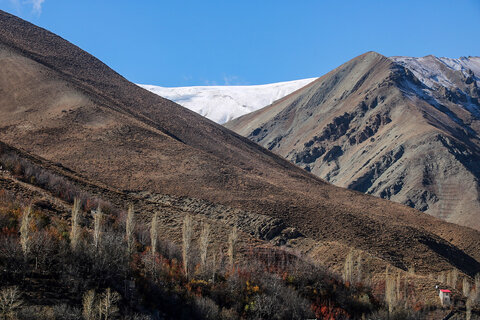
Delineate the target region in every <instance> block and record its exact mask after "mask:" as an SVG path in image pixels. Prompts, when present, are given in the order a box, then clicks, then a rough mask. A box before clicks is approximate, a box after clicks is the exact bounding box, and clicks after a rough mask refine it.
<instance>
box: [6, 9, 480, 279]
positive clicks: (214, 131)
mask: <svg viewBox="0 0 480 320" xmlns="http://www.w3.org/2000/svg"><path fill="white" fill-rule="evenodd" d="M0 68H1V70H2V75H1V76H0V89H1V90H2V94H1V95H0V112H1V114H2V117H1V118H0V140H2V141H5V142H6V143H8V144H10V145H12V146H14V147H16V148H20V149H22V150H24V151H26V152H28V153H29V154H32V155H35V156H37V157H40V158H45V159H46V160H48V161H50V162H53V163H59V164H61V165H62V166H64V167H67V168H69V169H70V170H72V172H74V173H75V176H76V177H77V178H79V177H82V179H86V180H87V181H88V183H89V184H92V185H107V186H109V187H111V188H114V189H115V190H116V192H118V193H119V194H122V193H125V192H126V190H130V192H129V194H137V196H138V197H139V198H140V197H142V196H143V195H142V191H148V192H149V193H150V194H154V195H155V194H156V195H160V194H170V195H173V196H177V197H184V196H187V197H190V198H197V199H204V200H206V201H208V202H210V203H215V204H222V205H225V206H229V207H231V208H240V209H242V210H245V211H248V212H251V213H252V214H256V215H259V214H262V215H267V216H274V217H276V218H280V219H282V221H283V222H284V224H285V225H286V226H291V227H296V228H297V229H298V230H299V231H300V233H301V234H303V235H304V236H306V237H309V238H311V239H313V240H315V241H317V242H316V243H317V245H321V244H322V243H323V241H337V242H339V243H343V244H345V245H347V246H351V247H354V248H358V249H362V250H365V251H367V252H370V253H371V254H372V255H374V256H376V257H378V258H380V259H383V260H384V261H386V262H388V263H392V264H394V265H396V266H398V267H401V268H407V267H408V266H410V265H416V267H417V269H418V270H424V271H429V270H435V271H438V270H446V269H449V268H451V266H452V265H455V266H457V267H458V268H460V269H461V270H463V271H465V272H468V273H471V274H472V273H474V272H476V271H477V270H478V269H480V268H479V265H478V262H477V261H476V259H477V258H478V257H479V252H478V249H477V248H476V247H474V246H473V245H474V244H476V243H478V241H479V240H480V236H479V234H478V233H477V232H476V231H473V230H471V229H467V228H461V227H458V226H455V225H451V224H448V223H445V222H441V221H440V220H437V219H435V218H432V217H429V216H425V215H422V214H421V213H419V212H418V211H416V210H413V209H410V208H407V207H404V206H402V205H398V204H394V203H390V202H388V201H385V200H381V199H377V198H374V197H370V196H366V195H363V194H361V193H358V192H355V191H349V190H345V189H341V188H337V187H334V186H331V185H329V184H327V183H325V182H323V181H322V180H320V179H319V178H317V177H315V176H314V175H312V174H310V173H308V172H306V171H304V170H302V169H300V168H298V167H296V166H295V165H293V164H291V163H290V162H288V161H286V160H284V159H282V158H280V157H278V156H276V155H274V154H273V153H271V152H269V151H268V150H265V149H263V148H261V147H259V146H258V145H256V144H254V143H253V142H251V141H249V140H248V139H246V138H243V137H241V136H239V135H237V134H235V133H233V132H232V131H229V130H228V129H225V128H223V127H222V126H220V125H217V124H215V123H213V122H211V121H209V120H207V119H204V118H202V117H200V116H199V115H197V114H195V113H193V112H191V111H188V110H187V109H185V108H182V107H180V106H179V105H177V104H175V103H173V102H171V101H168V100H165V99H162V98H160V97H158V96H156V95H154V94H152V93H150V92H148V91H146V90H144V89H142V88H140V87H138V86H136V85H134V84H132V83H130V82H128V81H127V80H125V79H124V78H122V77H121V76H120V75H118V74H117V73H115V72H114V71H112V70H111V69H109V68H108V67H107V66H106V65H104V64H103V63H101V62H100V61H98V60H97V59H95V58H94V57H92V56H91V55H89V54H87V53H86V52H84V51H82V50H80V49H79V48H77V47H75V46H73V45H72V44H70V43H68V42H66V41H65V40H63V39H61V38H59V37H57V36H55V35H53V34H51V33H49V32H47V31H45V30H43V29H40V28H37V27H35V26H33V25H31V24H29V23H26V22H24V21H22V20H20V19H18V18H15V17H13V16H11V15H8V14H6V13H0ZM142 209H143V208H142ZM145 210H146V211H145V212H146V213H149V212H150V211H148V207H145ZM199 214H200V213H199ZM240 222H241V221H240ZM227 223H229V224H233V223H238V222H235V221H228V222H227ZM433 226H435V227H433ZM432 244H435V246H433V245H432ZM433 247H435V250H434V249H433ZM392 248H393V249H392ZM438 248H440V249H438ZM452 257H460V259H459V260H455V261H454V259H452Z"/></svg>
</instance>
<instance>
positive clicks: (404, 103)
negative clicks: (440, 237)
mask: <svg viewBox="0 0 480 320" xmlns="http://www.w3.org/2000/svg"><path fill="white" fill-rule="evenodd" d="M458 82H459V83H460V82H461V80H459V81H458ZM459 86H460V84H459ZM470 86H471V84H470ZM421 89H422V84H421V83H420V82H419V81H418V80H417V79H416V78H415V77H414V75H413V74H412V73H411V72H410V71H409V70H408V69H405V68H403V67H401V66H399V65H397V64H395V63H393V62H392V61H391V60H390V59H387V58H385V57H383V56H381V55H379V54H377V53H374V52H370V53H367V54H364V55H362V56H359V57H357V58H355V59H353V60H351V61H349V62H347V63H345V64H344V65H342V66H340V67H339V68H337V69H335V70H333V71H332V72H330V73H328V74H327V75H325V76H323V77H322V78H320V79H318V80H317V81H315V82H314V83H313V84H311V85H310V86H308V87H305V88H303V89H301V90H299V91H297V92H296V93H293V94H291V95H290V96H287V97H285V98H284V99H282V100H280V101H278V102H276V103H274V104H272V105H270V106H268V107H266V108H264V109H261V110H258V111H257V112H254V113H251V114H248V115H246V116H243V117H240V118H238V119H235V120H233V121H231V122H229V123H227V124H226V127H227V128H230V129H232V130H234V131H236V132H237V133H239V134H242V135H244V136H247V137H248V138H250V139H251V140H253V141H255V142H257V143H259V144H260V145H263V146H265V147H266V148H268V149H270V150H272V151H274V152H275V153H277V154H279V155H282V156H284V157H286V158H287V159H289V160H290V161H292V162H293V163H296V164H297V165H299V166H301V167H304V168H306V169H307V170H309V171H311V172H312V173H314V174H315V175H317V176H319V177H321V178H323V179H325V180H327V181H329V182H332V183H334V184H335V185H338V186H342V187H348V188H352V189H355V190H358V191H361V192H366V193H369V194H373V195H376V196H379V197H382V198H387V199H391V200H393V201H396V202H399V203H403V204H407V205H409V206H412V207H415V208H417V209H419V210H422V211H426V212H427V213H429V214H431V215H433V216H436V217H439V218H441V219H444V220H447V221H449V222H454V223H458V224H461V225H466V226H470V227H473V228H476V229H479V228H480V215H479V214H480V191H479V190H480V185H479V179H480V167H479V166H478V163H479V161H480V148H479V146H480V140H479V134H478V130H477V131H475V125H476V124H478V122H480V121H478V119H475V118H474V117H472V115H469V114H468V112H465V109H464V108H462V107H461V106H459V105H458V104H455V103H451V102H450V103H449V102H448V101H446V102H445V105H440V104H439V103H438V102H434V101H432V100H431V99H429V98H428V97H425V96H423V94H421V93H420V92H419V91H420V90H421ZM436 98H437V99H438V100H439V101H443V100H441V97H436ZM452 114H453V115H454V116H452ZM461 123H463V125H461ZM468 124H469V125H468Z"/></svg>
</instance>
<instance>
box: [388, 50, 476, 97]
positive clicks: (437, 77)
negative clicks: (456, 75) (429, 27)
mask: <svg viewBox="0 0 480 320" xmlns="http://www.w3.org/2000/svg"><path fill="white" fill-rule="evenodd" d="M390 59H392V60H393V61H395V62H396V63H398V64H400V65H402V66H404V67H406V68H408V69H410V70H411V71H412V72H413V74H414V75H415V76H416V77H417V78H418V79H419V80H420V81H421V82H422V83H423V84H425V85H426V86H427V87H429V88H431V89H433V88H435V87H436V86H438V85H441V86H444V87H447V88H451V87H454V86H455V83H454V82H453V79H452V72H455V71H461V72H462V73H463V75H464V76H465V77H467V76H468V70H471V71H473V73H474V75H475V76H474V78H475V80H476V81H477V83H478V84H479V85H480V57H461V58H458V59H451V58H437V57H435V56H431V55H430V56H425V57H421V58H415V57H401V56H397V57H390Z"/></svg>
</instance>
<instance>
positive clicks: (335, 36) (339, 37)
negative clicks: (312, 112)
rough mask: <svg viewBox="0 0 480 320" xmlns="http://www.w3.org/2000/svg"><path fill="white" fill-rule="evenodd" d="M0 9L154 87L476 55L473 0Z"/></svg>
mask: <svg viewBox="0 0 480 320" xmlns="http://www.w3.org/2000/svg"><path fill="white" fill-rule="evenodd" d="M0 9H2V10H5V11H7V12H10V13H12V14H15V15H17V16H20V17H21V18H23V19H26V20H28V21H30V22H32V23H34V24H36V25H39V26H41V27H44V28H46V29H48V30H50V31H52V32H54V33H56V34H58V35H60V36H62V37H63V38H65V39H67V40H69V41H71V42H73V43H74V44H76V45H78V46H79V47H81V48H82V49H84V50H86V51H88V52H90V53H91V54H93V55H95V56H96V57H98V58H99V59H101V60H102V61H103V62H105V63H106V64H108V65H109V66H110V67H112V68H113V69H115V70H116V71H117V72H119V73H120V74H122V75H123V76H125V77H126V78H127V79H129V80H131V81H133V82H136V83H143V84H155V85H161V86H191V85H207V84H217V85H224V84H231V85H232V84H233V85H235V84H237V85H238V84H263V83H270V82H278V81H287V80H294V79H301V78H307V77H316V76H321V75H323V74H325V73H326V72H328V71H330V70H332V69H334V68H335V67H337V66H339V65H340V64H342V63H344V62H346V61H347V60H349V59H351V58H353V57H355V56H357V55H360V54H362V53H364V52H367V51H370V50H373V51H377V52H379V53H381V54H383V55H386V56H392V55H408V56H424V55H428V54H434V55H437V56H446V57H452V58H457V57H460V56H469V55H471V56H479V55H480V0H455V1H453V0H433V1H430V0H411V1H410V0H398V1H393V0H392V1H387V0H377V1H365V0H363V1H359V0H354V1H339V0H335V1H333V0H332V1H321V0H317V1H310V0H303V1H302V0H298V1H292V0H285V1H283V0H255V1H250V0H235V1H234V0H231V1H230V0H218V1H209V0H203V1H199V0H197V1H182V0H169V1H160V0H137V1H133V0H130V1H126V0H125V1H124V0H116V1H113V0H111V1H110V0H0Z"/></svg>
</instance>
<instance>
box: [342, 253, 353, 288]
mask: <svg viewBox="0 0 480 320" xmlns="http://www.w3.org/2000/svg"><path fill="white" fill-rule="evenodd" d="M343 281H344V282H345V283H347V282H348V283H350V284H352V281H353V250H350V252H349V253H348V254H347V257H346V258H345V264H344V265H343Z"/></svg>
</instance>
